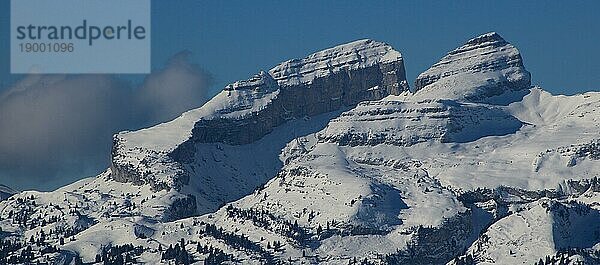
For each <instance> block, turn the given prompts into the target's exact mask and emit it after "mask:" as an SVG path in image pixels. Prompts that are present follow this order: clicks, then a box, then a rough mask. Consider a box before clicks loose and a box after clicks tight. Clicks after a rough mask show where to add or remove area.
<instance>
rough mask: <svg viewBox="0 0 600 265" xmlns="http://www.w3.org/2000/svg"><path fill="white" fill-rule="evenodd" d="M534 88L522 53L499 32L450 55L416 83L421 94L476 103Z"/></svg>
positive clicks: (470, 42)
mask: <svg viewBox="0 0 600 265" xmlns="http://www.w3.org/2000/svg"><path fill="white" fill-rule="evenodd" d="M530 86H531V74H530V73H529V72H528V71H527V70H525V67H524V65H523V59H522V58H521V54H520V53H519V51H518V50H517V49H516V48H515V47H514V46H513V45H511V44H510V43H508V42H507V41H505V40H504V39H503V38H502V37H500V35H498V34H497V33H495V32H492V33H487V34H484V35H481V36H479V37H476V38H474V39H471V40H469V41H467V43H465V44H464V45H463V46H461V47H459V48H457V49H455V50H453V51H451V52H449V53H448V54H447V55H446V56H444V57H443V58H442V59H441V60H440V61H439V62H438V63H436V64H434V65H433V66H432V67H431V68H429V69H428V70H427V71H425V72H423V73H422V74H420V75H419V76H418V77H417V79H416V81H415V91H417V95H420V96H423V97H428V96H429V97H435V98H450V99H459V100H467V101H473V102H486V100H487V99H489V98H490V97H494V96H499V95H502V94H504V93H505V92H511V91H520V90H523V89H527V88H529V87H530Z"/></svg>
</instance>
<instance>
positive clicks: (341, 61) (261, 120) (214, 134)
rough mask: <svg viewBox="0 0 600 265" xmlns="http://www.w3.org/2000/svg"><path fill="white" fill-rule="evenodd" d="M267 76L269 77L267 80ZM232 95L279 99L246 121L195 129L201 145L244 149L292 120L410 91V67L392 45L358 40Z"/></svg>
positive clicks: (280, 69) (201, 124) (205, 123)
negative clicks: (251, 92) (276, 91)
mask: <svg viewBox="0 0 600 265" xmlns="http://www.w3.org/2000/svg"><path fill="white" fill-rule="evenodd" d="M265 75H266V76H265ZM257 76H263V77H262V78H257V77H253V78H251V79H249V80H246V81H239V82H236V83H234V84H232V85H229V86H227V88H226V89H228V90H235V89H238V90H242V89H246V90H248V89H251V90H254V91H257V92H258V93H259V94H265V93H267V92H270V91H273V90H274V89H273V82H272V81H270V80H276V81H277V82H278V84H279V87H278V89H279V94H278V95H277V97H275V98H274V99H272V101H271V102H270V103H269V104H268V105H267V106H266V107H265V108H263V109H261V110H259V111H256V112H251V113H249V114H245V115H244V116H241V117H236V118H230V117H222V116H221V117H215V118H213V119H206V120H200V121H198V122H197V123H196V125H195V127H194V130H193V137H192V139H193V141H194V142H196V143H214V142H222V143H226V144H231V145H241V144H248V143H251V142H254V141H256V140H258V139H260V138H261V137H263V136H264V135H266V134H268V133H269V132H271V131H272V130H273V128H274V127H277V126H279V125H281V124H283V123H284V122H286V121H287V120H290V119H296V118H302V117H305V116H309V117H310V116H315V115H318V114H321V113H327V112H331V111H335V110H338V109H340V108H342V107H345V106H353V105H356V104H357V103H359V102H361V101H365V100H378V99H381V98H383V97H385V96H387V95H390V94H394V95H398V94H400V93H401V92H403V91H407V90H408V85H407V82H406V73H405V70H404V62H403V59H402V56H401V55H400V53H399V52H397V51H394V50H393V49H392V48H391V47H390V46H389V45H386V44H384V43H379V42H374V41H371V40H364V41H357V42H354V43H350V44H346V45H341V46H338V47H334V48H331V49H328V50H324V51H321V52H317V53H315V54H312V55H309V56H308V57H307V58H305V59H302V60H298V59H295V60H290V61H287V62H284V63H282V64H280V65H278V66H276V67H275V68H273V69H272V70H271V71H270V74H269V73H264V72H261V73H260V74H259V75H257ZM223 111H224V112H226V113H231V112H232V110H231V109H226V110H223Z"/></svg>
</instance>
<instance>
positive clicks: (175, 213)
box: [163, 194, 197, 222]
mask: <svg viewBox="0 0 600 265" xmlns="http://www.w3.org/2000/svg"><path fill="white" fill-rule="evenodd" d="M196 211H197V206H196V197H195V196H194V195H189V194H188V195H185V197H181V198H177V199H175V200H174V201H173V202H172V203H171V205H170V206H169V209H168V210H167V211H166V213H168V214H167V215H165V216H164V217H163V219H164V221H166V222H168V221H173V220H179V219H182V218H187V217H190V216H194V215H196Z"/></svg>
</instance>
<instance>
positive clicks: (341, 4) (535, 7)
mask: <svg viewBox="0 0 600 265" xmlns="http://www.w3.org/2000/svg"><path fill="white" fill-rule="evenodd" d="M8 7H9V1H1V2H0V10H1V11H0V12H1V16H0V23H1V25H2V27H1V28H0V35H1V36H4V37H2V38H1V42H0V55H1V58H6V59H3V60H0V80H2V81H0V84H2V85H3V86H2V87H3V88H5V87H6V86H7V84H10V83H12V82H14V81H15V80H17V79H19V78H21V77H20V76H11V75H10V74H9V60H8V59H7V58H8V55H9V54H8V47H9V46H8V45H9V43H8V42H9V39H8V37H7V33H8V23H9V13H8V12H9V11H8V10H9V8H8ZM598 11H600V2H599V1H310V0H308V1H284V2H282V1H191V0H178V1H158V0H155V1H152V12H153V13H152V32H153V35H152V36H153V39H152V61H153V66H154V68H159V67H161V66H162V65H163V64H164V63H165V62H166V61H167V60H168V58H170V57H171V56H172V55H174V54H176V53H178V52H180V51H181V50H189V51H191V52H192V54H193V58H192V60H193V61H194V62H195V63H198V64H200V65H201V66H202V67H203V68H205V69H206V70H208V71H209V72H210V73H212V75H213V76H214V78H215V85H214V87H213V88H212V89H213V93H215V92H216V91H217V90H219V89H221V87H223V86H224V85H225V84H227V83H229V82H231V81H235V80H237V79H241V78H246V77H248V76H249V75H251V74H253V73H255V72H257V71H258V70H259V69H269V68H270V67H272V66H273V65H275V64H277V63H278V62H280V61H283V60H286V59H289V58H294V57H302V56H304V55H306V54H308V53H310V52H313V51H316V50H320V49H323V48H327V47H330V46H333V45H336V44H340V43H344V42H349V41H352V40H356V39H361V38H372V39H376V40H380V41H384V42H387V43H389V44H391V45H393V46H394V47H395V48H396V49H398V50H400V51H401V52H402V53H403V55H404V57H405V58H406V59H405V62H406V67H407V72H408V78H409V80H414V78H415V77H416V76H417V75H418V73H420V72H421V71H423V70H425V69H426V68H427V67H428V66H430V65H431V64H432V63H434V62H436V61H437V60H438V59H439V58H440V57H441V56H443V55H444V54H445V52H447V51H448V50H450V49H452V48H454V47H456V46H457V45H460V44H461V43H462V42H464V41H465V40H466V39H468V38H470V37H473V36H476V35H478V34H480V33H484V32H488V31H496V32H498V33H500V34H501V35H502V36H503V37H504V38H506V39H507V40H508V41H509V42H512V43H513V44H514V45H516V46H517V47H518V48H519V50H521V52H522V54H523V57H524V59H525V64H526V67H527V68H528V69H529V71H530V72H532V75H533V79H534V83H535V84H539V85H542V86H543V87H544V88H545V89H547V90H549V91H551V92H553V93H566V94H572V93H576V92H580V91H586V90H598V89H599V87H600V86H599V85H598V84H600V82H599V81H600V74H598V73H599V72H600V63H599V62H600V51H599V49H598V48H597V44H598V43H600V34H598V32H600V22H598V19H597V12H598ZM131 78H133V79H134V80H135V79H136V77H135V76H134V77H131ZM137 78H141V77H139V76H138V77H137ZM0 89H2V88H0Z"/></svg>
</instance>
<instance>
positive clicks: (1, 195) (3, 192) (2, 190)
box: [0, 184, 17, 201]
mask: <svg viewBox="0 0 600 265" xmlns="http://www.w3.org/2000/svg"><path fill="white" fill-rule="evenodd" d="M16 193H17V191H15V190H13V189H11V188H9V187H7V186H5V185H2V184H0V201H3V200H6V199H8V197H10V196H12V195H14V194H16Z"/></svg>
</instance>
